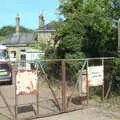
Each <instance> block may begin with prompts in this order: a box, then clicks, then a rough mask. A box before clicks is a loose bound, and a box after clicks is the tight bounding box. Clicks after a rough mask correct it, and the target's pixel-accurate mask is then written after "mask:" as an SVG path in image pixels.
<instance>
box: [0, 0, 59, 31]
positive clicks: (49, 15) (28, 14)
mask: <svg viewBox="0 0 120 120" xmlns="http://www.w3.org/2000/svg"><path fill="white" fill-rule="evenodd" d="M58 6H59V2H58V0H0V28H1V27H3V26H6V25H12V26H15V24H16V22H15V17H16V14H17V13H19V15H20V25H22V26H24V27H27V28H30V29H36V28H38V16H39V14H40V12H41V11H42V12H43V14H44V19H45V23H46V24H47V23H49V22H50V21H52V20H57V19H58V18H59V16H58V14H57V12H58V11H57V8H58Z"/></svg>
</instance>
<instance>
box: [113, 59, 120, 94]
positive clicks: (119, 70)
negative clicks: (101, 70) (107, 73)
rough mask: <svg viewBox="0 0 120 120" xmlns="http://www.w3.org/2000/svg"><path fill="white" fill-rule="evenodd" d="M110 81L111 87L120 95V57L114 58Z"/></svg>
mask: <svg viewBox="0 0 120 120" xmlns="http://www.w3.org/2000/svg"><path fill="white" fill-rule="evenodd" d="M112 81H113V83H112V89H113V90H114V91H115V93H118V94H119V95H120V58H116V59H115V64H114V69H113V75H112Z"/></svg>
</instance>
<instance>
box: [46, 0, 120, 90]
mask: <svg viewBox="0 0 120 120" xmlns="http://www.w3.org/2000/svg"><path fill="white" fill-rule="evenodd" d="M59 1H60V6H59V8H58V11H59V14H60V15H62V16H63V18H64V19H63V20H60V21H59V22H57V23H56V25H57V27H56V34H55V38H54V39H55V41H56V44H57V47H53V48H51V49H49V50H47V51H46V53H47V57H48V58H62V59H64V58H65V59H69V58H77V59H78V58H83V57H84V58H85V57H110V56H114V57H117V55H118V54H117V46H118V45H117V41H118V35H117V34H118V32H117V24H116V23H114V22H113V21H114V20H118V19H119V18H120V13H119V11H120V1H119V0H59ZM118 64H119V62H118V63H117V64H115V65H114V71H115V74H116V75H118V76H120V75H119V71H120V68H119V67H118ZM73 68H75V65H73V66H72V69H73ZM109 74H111V73H109ZM116 75H115V76H116ZM119 81H120V79H119V78H117V76H116V77H114V79H113V83H112V85H113V88H114V90H115V91H117V90H118V88H120V82H119ZM118 92H119V91H118Z"/></svg>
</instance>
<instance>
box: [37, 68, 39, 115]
mask: <svg viewBox="0 0 120 120" xmlns="http://www.w3.org/2000/svg"><path fill="white" fill-rule="evenodd" d="M38 75H39V71H38V68H37V78H38V79H37V91H38V93H36V99H37V100H36V102H37V116H39V76H38Z"/></svg>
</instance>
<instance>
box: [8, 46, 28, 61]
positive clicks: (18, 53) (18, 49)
mask: <svg viewBox="0 0 120 120" xmlns="http://www.w3.org/2000/svg"><path fill="white" fill-rule="evenodd" d="M27 48H28V47H22V46H15V47H14V46H8V51H9V54H10V55H11V53H12V54H13V53H14V52H15V54H16V55H14V59H13V60H16V61H20V60H21V50H26V49H27ZM12 57H13V55H12Z"/></svg>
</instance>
